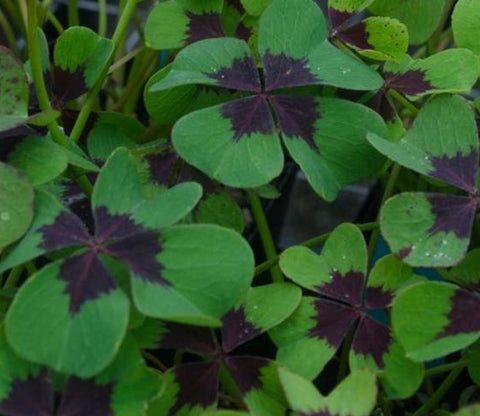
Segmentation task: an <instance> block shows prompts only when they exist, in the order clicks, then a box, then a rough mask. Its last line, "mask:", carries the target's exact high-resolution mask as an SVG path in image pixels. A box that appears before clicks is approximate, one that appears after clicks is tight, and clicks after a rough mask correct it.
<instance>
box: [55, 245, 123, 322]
mask: <svg viewBox="0 0 480 416" xmlns="http://www.w3.org/2000/svg"><path fill="white" fill-rule="evenodd" d="M59 278H60V279H62V280H65V281H66V282H67V286H66V287H65V290H64V293H66V294H68V295H69V297H70V313H71V314H72V315H73V314H76V313H78V312H79V311H80V308H81V307H82V305H83V304H84V303H85V302H86V301H88V300H94V299H97V298H99V297H100V296H102V295H105V294H108V293H109V292H110V291H112V290H114V289H115V288H116V287H117V283H116V281H115V280H114V279H113V277H112V276H111V275H110V272H109V271H108V270H107V269H106V267H105V266H104V265H103V263H102V262H101V260H100V259H99V258H98V255H97V253H96V252H95V251H93V250H90V251H87V252H85V253H83V254H79V255H76V256H73V257H70V258H68V259H66V260H65V261H64V262H63V264H62V266H61V268H60V271H59Z"/></svg>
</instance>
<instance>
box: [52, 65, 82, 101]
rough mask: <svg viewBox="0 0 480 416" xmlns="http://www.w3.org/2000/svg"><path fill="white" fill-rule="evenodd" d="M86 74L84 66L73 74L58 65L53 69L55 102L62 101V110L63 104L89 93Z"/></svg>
mask: <svg viewBox="0 0 480 416" xmlns="http://www.w3.org/2000/svg"><path fill="white" fill-rule="evenodd" d="M84 73H85V68H84V67H83V66H79V67H78V68H77V69H76V70H75V71H73V72H71V71H69V70H63V69H62V68H60V67H59V66H56V65H55V66H54V67H53V80H54V86H55V95H56V97H55V100H56V101H60V103H59V107H60V108H61V107H63V103H65V102H67V101H70V100H74V99H75V98H78V97H80V96H81V95H82V94H84V93H86V92H87V91H88V87H87V84H86V83H85V77H84Z"/></svg>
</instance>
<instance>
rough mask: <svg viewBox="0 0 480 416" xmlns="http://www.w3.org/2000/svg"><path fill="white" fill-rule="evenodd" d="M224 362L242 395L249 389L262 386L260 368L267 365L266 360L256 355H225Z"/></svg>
mask: <svg viewBox="0 0 480 416" xmlns="http://www.w3.org/2000/svg"><path fill="white" fill-rule="evenodd" d="M225 364H226V365H227V367H228V369H229V370H230V373H231V375H232V377H233V379H234V380H235V383H236V384H237V387H238V388H239V390H240V392H241V393H242V394H243V395H246V394H247V393H248V392H249V391H250V390H253V389H260V388H262V378H261V377H262V373H261V369H262V368H263V367H267V366H268V364H269V361H268V360H266V359H264V358H257V357H227V358H225Z"/></svg>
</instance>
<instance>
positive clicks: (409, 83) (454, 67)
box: [384, 49, 478, 100]
mask: <svg viewBox="0 0 480 416" xmlns="http://www.w3.org/2000/svg"><path fill="white" fill-rule="evenodd" d="M384 78H385V86H386V87H389V88H393V89H395V90H397V91H400V92H402V93H403V94H405V95H407V96H408V97H409V98H410V99H412V100H415V99H418V98H421V97H423V96H425V95H429V94H440V93H465V94H467V93H469V92H470V91H471V89H472V88H473V86H474V85H475V83H476V82H477V79H478V70H477V60H476V57H475V55H474V54H473V53H472V52H470V51H469V50H468V49H448V50H445V51H442V52H439V53H436V54H435V55H432V56H429V57H428V58H425V59H412V58H410V56H408V55H406V56H405V57H404V58H403V59H402V60H401V61H400V62H399V63H387V64H386V65H385V68H384Z"/></svg>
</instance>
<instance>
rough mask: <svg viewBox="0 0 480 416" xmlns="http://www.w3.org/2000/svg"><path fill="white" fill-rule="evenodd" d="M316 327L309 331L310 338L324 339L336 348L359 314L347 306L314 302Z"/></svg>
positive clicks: (321, 301)
mask: <svg viewBox="0 0 480 416" xmlns="http://www.w3.org/2000/svg"><path fill="white" fill-rule="evenodd" d="M314 306H315V310H316V312H317V313H316V315H315V317H314V319H315V322H316V325H315V327H314V328H312V329H311V330H310V332H309V333H308V336H309V337H311V338H320V339H326V340H327V342H328V343H329V344H330V346H331V347H332V348H335V349H336V348H338V347H339V346H340V344H341V343H342V341H343V338H345V335H346V334H347V331H348V329H349V328H350V326H351V325H352V324H353V323H354V322H355V320H356V319H357V318H358V317H359V312H357V311H355V310H354V309H353V308H351V307H350V306H348V305H343V304H341V303H339V302H332V301H330V300H326V299H316V300H315V302H314Z"/></svg>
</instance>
